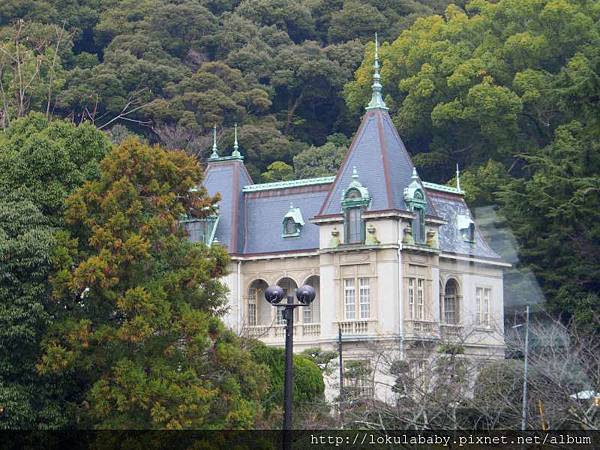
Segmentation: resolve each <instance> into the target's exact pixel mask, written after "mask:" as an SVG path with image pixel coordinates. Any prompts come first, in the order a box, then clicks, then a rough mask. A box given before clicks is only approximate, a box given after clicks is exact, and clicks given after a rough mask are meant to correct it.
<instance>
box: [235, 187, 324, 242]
mask: <svg viewBox="0 0 600 450" xmlns="http://www.w3.org/2000/svg"><path fill="white" fill-rule="evenodd" d="M328 187H329V183H322V184H315V185H309V186H299V187H290V188H284V189H271V190H264V191H259V192H246V193H245V200H244V213H245V217H246V230H245V233H246V239H245V245H244V250H243V253H244V254H256V253H277V252H288V251H300V250H313V249H317V248H319V227H318V226H317V225H315V224H313V223H311V222H310V221H308V219H310V218H312V217H314V216H315V215H316V214H317V213H318V212H319V209H320V208H321V205H322V204H323V201H324V200H325V197H326V196H327V191H328ZM290 203H292V204H293V205H294V208H298V209H300V212H301V214H302V217H304V218H305V219H306V220H305V224H304V226H302V229H301V231H300V236H297V237H283V235H282V232H283V218H284V217H285V215H286V214H287V213H288V211H289V210H290Z"/></svg>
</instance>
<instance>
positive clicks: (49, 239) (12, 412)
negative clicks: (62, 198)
mask: <svg viewBox="0 0 600 450" xmlns="http://www.w3.org/2000/svg"><path fill="white" fill-rule="evenodd" d="M5 194H6V193H5ZM14 197H16V196H14ZM54 245H55V240H54V237H53V229H52V227H51V226H50V225H49V221H48V218H46V217H44V215H43V214H42V213H41V212H40V210H39V209H38V208H37V207H36V206H35V205H34V204H33V203H32V202H31V201H28V200H19V199H18V197H17V198H13V196H6V197H4V196H3V197H2V199H1V200H0V360H1V361H2V364H0V404H1V405H2V406H3V407H4V408H5V409H6V414H7V417H6V418H5V419H3V420H2V421H0V428H4V429H9V428H30V429H31V428H37V427H39V426H40V425H41V424H44V425H45V426H46V427H50V428H53V427H57V426H62V425H64V422H65V418H64V416H63V414H62V413H61V407H60V405H59V404H58V403H57V401H56V399H52V391H53V388H52V386H51V385H50V384H49V383H47V380H45V379H44V378H43V377H39V376H37V374H36V370H35V363H36V361H37V358H38V357H39V342H40V339H41V337H42V333H43V332H44V330H45V329H46V327H47V326H48V324H49V322H50V316H49V314H48V312H47V310H46V308H45V305H46V301H47V298H48V288H47V283H48V275H49V273H50V270H51V263H50V258H51V254H52V248H53V246H54ZM16 355H18V357H16Z"/></svg>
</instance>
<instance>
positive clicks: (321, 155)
mask: <svg viewBox="0 0 600 450" xmlns="http://www.w3.org/2000/svg"><path fill="white" fill-rule="evenodd" d="M337 136H340V135H337ZM341 136H342V139H341V142H339V141H340V140H339V139H338V142H335V140H336V139H335V137H336V136H335V135H334V136H330V138H329V139H328V142H327V143H326V144H324V145H322V146H320V147H314V146H313V147H310V148H308V149H306V150H304V151H303V152H301V153H299V154H298V155H296V156H294V169H295V175H296V178H313V177H326V176H331V175H335V173H336V172H337V169H338V167H340V164H341V163H342V160H343V159H344V156H345V155H346V152H347V151H348V145H349V142H348V140H347V139H346V138H345V136H343V135H341Z"/></svg>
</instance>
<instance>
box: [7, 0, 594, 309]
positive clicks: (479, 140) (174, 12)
mask: <svg viewBox="0 0 600 450" xmlns="http://www.w3.org/2000/svg"><path fill="white" fill-rule="evenodd" d="M449 3H450V2H448V1H445V0H423V1H414V0H401V1H390V0H368V1H357V0H336V1H324V0H304V1H291V0H245V1H234V0H223V1H218V0H178V1H163V0H141V1H140V0H125V1H116V0H81V1H66V0H61V1H59V0H56V1H51V0H46V1H25V0H9V1H5V2H2V5H0V26H1V28H0V38H1V39H2V47H1V48H2V52H1V53H0V81H1V82H2V83H1V84H0V90H1V94H2V104H1V106H2V108H1V110H0V111H1V112H0V125H1V126H2V127H3V128H7V127H9V126H10V124H11V122H13V121H14V120H15V119H16V118H18V117H21V116H23V115H25V114H27V112H29V111H32V110H33V111H39V112H42V113H44V114H46V116H47V117H49V118H50V117H54V118H58V117H62V118H68V119H70V120H72V121H74V122H75V123H81V122H91V123H93V124H94V125H96V127H97V128H99V129H101V130H103V131H105V132H106V133H107V135H108V136H109V137H110V139H111V140H112V141H113V142H114V143H120V142H122V140H123V139H124V138H125V137H126V136H128V135H130V134H135V135H138V136H141V137H142V138H143V139H145V140H147V141H148V142H151V143H160V144H162V145H163V146H165V147H166V148H180V149H184V150H185V151H187V152H188V153H189V154H192V155H195V156H197V157H199V158H200V159H201V160H202V159H204V158H205V157H206V156H207V155H208V154H209V152H210V139H211V130H212V127H213V126H214V125H215V124H216V125H217V127H218V130H219V144H220V147H221V149H222V151H226V150H225V149H226V148H229V147H230V146H231V144H232V127H233V124H234V123H239V125H240V144H241V150H242V153H243V154H244V155H245V156H246V163H247V167H248V169H249V171H250V173H251V174H252V176H253V177H254V179H255V180H256V181H276V180H282V179H283V180H285V179H291V178H295V177H310V176H322V175H328V174H331V173H333V172H334V171H335V168H336V166H337V164H338V163H339V161H340V160H341V158H342V157H343V155H344V154H345V151H346V149H347V147H348V145H349V140H350V139H351V137H352V134H353V133H354V131H355V130H356V128H357V125H358V122H359V119H360V115H361V114H362V111H363V107H364V105H365V104H366V103H367V101H368V96H369V86H370V82H371V81H370V80H371V65H372V57H373V56H372V55H373V51H372V50H373V45H372V43H371V41H372V38H373V34H374V32H375V31H378V32H379V34H380V36H381V39H382V40H383V41H384V44H383V48H382V50H381V54H382V77H383V84H384V94H385V96H386V102H387V104H388V105H389V106H390V113H391V114H392V117H393V119H394V122H395V124H396V126H397V127H398V129H399V130H400V133H401V135H402V137H403V139H404V140H405V142H406V144H407V147H408V148H409V150H410V151H411V153H412V155H413V158H414V161H415V164H416V165H417V167H418V168H419V171H420V174H421V176H423V178H424V179H427V180H430V181H434V182H440V183H446V182H448V181H451V178H452V177H453V174H454V168H455V164H456V163H459V164H460V166H461V167H462V168H463V170H464V175H463V180H462V182H463V186H464V187H465V188H466V191H467V199H468V200H469V201H470V203H471V205H472V206H475V207H477V206H482V205H496V206H497V211H498V213H499V214H501V215H502V216H503V217H505V218H506V220H507V224H508V226H509V228H510V229H511V232H512V233H514V234H515V235H516V238H517V240H518V243H519V244H520V246H521V250H520V261H521V263H522V264H523V265H525V266H527V267H529V268H531V269H533V272H534V274H535V275H536V277H537V279H538V280H539V282H540V283H541V286H542V289H543V291H544V294H546V296H547V297H548V299H549V300H550V304H551V305H553V306H555V307H556V308H555V311H561V312H565V313H567V314H569V315H570V314H581V315H582V317H586V316H587V315H588V314H589V311H590V310H593V309H594V307H597V306H598V291H599V289H600V286H599V282H598V279H599V278H600V276H599V275H600V264H599V259H600V247H599V244H598V242H599V239H598V237H599V236H598V234H599V233H600V229H599V228H598V225H597V223H598V220H597V215H598V204H599V194H598V188H599V187H598V173H599V164H600V162H599V156H598V145H599V144H598V137H599V135H600V131H599V128H600V121H599V119H598V118H599V116H600V111H599V105H600V100H599V98H600V81H599V72H600V70H599V65H600V34H599V28H600V27H598V20H599V18H600V5H599V4H598V2H596V1H592V0H551V1H550V0H524V1H520V0H519V1H517V0H503V1H498V2H488V1H484V0H473V1H470V2H467V3H466V4H463V2H454V3H452V4H450V5H449ZM456 3H458V4H456ZM584 320H585V319H584Z"/></svg>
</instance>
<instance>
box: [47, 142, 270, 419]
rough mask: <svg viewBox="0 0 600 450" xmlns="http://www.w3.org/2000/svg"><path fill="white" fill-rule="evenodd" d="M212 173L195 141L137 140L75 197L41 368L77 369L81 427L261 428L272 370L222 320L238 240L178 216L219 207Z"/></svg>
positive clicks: (75, 394)
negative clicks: (195, 236)
mask: <svg viewBox="0 0 600 450" xmlns="http://www.w3.org/2000/svg"><path fill="white" fill-rule="evenodd" d="M201 181H202V168H201V167H200V165H199V164H198V162H197V161H196V160H194V159H193V158H191V157H189V156H186V155H185V154H184V153H183V152H177V151H166V150H163V149H161V148H160V147H150V146H147V145H145V144H142V143H140V142H139V141H137V140H133V139H129V140H126V141H125V142H124V143H123V144H122V145H121V146H119V147H116V148H114V149H113V151H112V152H111V153H110V154H109V155H108V156H107V157H106V158H105V159H104V160H103V161H102V175H101V178H100V179H99V180H97V181H91V182H88V183H86V184H85V185H84V186H82V187H81V188H80V189H78V190H77V191H76V192H75V193H74V194H73V195H72V196H71V197H69V199H68V202H67V205H68V207H67V211H66V215H65V217H66V221H67V223H68V225H69V233H63V234H62V235H61V236H60V244H61V245H60V246H59V248H58V250H57V251H56V254H55V259H54V260H55V262H56V265H57V271H56V273H55V275H54V276H53V279H52V281H53V288H54V290H53V298H54V300H55V302H56V309H55V315H56V321H55V323H54V326H53V327H52V329H51V331H50V332H49V333H48V335H47V337H46V339H45V342H44V355H43V359H42V361H41V363H40V364H39V366H38V367H39V370H40V372H41V373H43V374H46V375H49V376H50V375H54V376H57V377H66V378H67V379H69V380H72V384H73V385H72V386H71V391H70V392H71V393H72V395H71V398H70V399H69V400H70V402H71V403H72V404H74V405H77V406H79V407H80V408H78V414H77V417H76V419H77V420H78V423H79V426H82V427H99V428H117V429H123V428H124V429H131V428H134V429H137V428H144V429H147V428H168V429H182V428H249V427H252V425H253V423H254V420H255V417H256V416H257V414H259V412H260V408H259V404H260V402H259V399H260V395H261V393H262V392H263V389H264V388H265V387H266V386H267V385H268V378H267V377H266V375H265V372H264V370H263V369H262V368H261V366H258V365H257V364H256V363H254V362H253V361H252V359H251V357H250V354H249V353H247V352H245V351H243V350H242V349H241V347H240V343H239V340H238V338H237V337H236V336H235V335H234V334H233V333H232V332H231V331H228V330H226V329H225V327H224V325H223V324H222V322H221V320H220V319H219V315H220V314H221V313H222V312H223V303H224V294H225V288H224V287H223V285H222V284H221V283H220V282H219V281H218V279H219V278H220V277H222V276H223V275H225V271H226V264H227V255H226V251H225V250H224V249H223V248H222V247H220V246H213V247H210V248H209V247H206V246H205V245H203V244H198V243H191V242H189V240H188V239H187V235H186V233H185V230H184V229H183V228H182V227H181V226H179V224H178V221H179V220H180V218H181V217H182V216H183V215H185V214H188V215H192V216H195V217H198V218H199V219H201V218H202V217H203V216H205V215H206V214H209V213H210V212H211V210H212V208H213V206H212V205H213V202H214V200H215V199H212V198H210V197H209V196H208V195H207V194H206V191H205V190H204V189H202V188H200V189H193V188H195V187H197V186H198V185H200V183H201Z"/></svg>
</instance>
